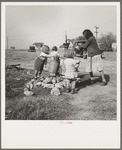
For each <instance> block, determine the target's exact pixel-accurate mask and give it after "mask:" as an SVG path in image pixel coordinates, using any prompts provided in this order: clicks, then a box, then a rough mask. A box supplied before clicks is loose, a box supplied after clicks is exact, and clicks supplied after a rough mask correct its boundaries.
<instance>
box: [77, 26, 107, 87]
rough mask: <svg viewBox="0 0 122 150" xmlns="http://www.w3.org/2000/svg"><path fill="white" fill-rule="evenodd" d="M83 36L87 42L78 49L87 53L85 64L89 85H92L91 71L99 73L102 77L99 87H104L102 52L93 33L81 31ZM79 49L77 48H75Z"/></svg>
mask: <svg viewBox="0 0 122 150" xmlns="http://www.w3.org/2000/svg"><path fill="white" fill-rule="evenodd" d="M83 35H84V37H85V39H86V40H87V41H86V43H85V44H82V45H81V46H80V48H84V49H86V50H87V52H88V57H87V63H86V72H89V75H90V79H91V83H93V80H94V78H93V70H94V71H96V70H97V71H99V72H100V74H101V76H102V83H101V86H104V85H106V79H105V76H104V72H103V63H102V59H101V54H102V51H100V50H99V48H98V44H97V41H96V39H95V37H94V36H93V33H92V32H91V31H90V30H88V29H86V30H84V31H83ZM76 48H79V47H76Z"/></svg>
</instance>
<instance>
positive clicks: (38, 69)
mask: <svg viewBox="0 0 122 150" xmlns="http://www.w3.org/2000/svg"><path fill="white" fill-rule="evenodd" d="M49 50H50V49H49V47H48V46H47V45H44V46H43V48H42V52H41V53H40V55H39V56H38V57H37V58H36V60H35V63H34V70H35V78H36V79H37V77H40V75H41V73H42V71H43V67H44V64H46V62H47V57H51V56H50V55H49Z"/></svg>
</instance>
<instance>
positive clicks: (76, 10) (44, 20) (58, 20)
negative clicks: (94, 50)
mask: <svg viewBox="0 0 122 150" xmlns="http://www.w3.org/2000/svg"><path fill="white" fill-rule="evenodd" d="M5 14H6V24H5V25H6V37H8V38H9V47H10V46H15V47H16V48H18V49H19V48H20V49H21V48H25V49H26V48H29V46H30V45H32V44H33V43H34V42H44V44H46V45H49V46H50V48H52V46H54V45H56V46H60V45H62V44H63V43H64V41H65V30H66V31H67V36H68V38H76V37H78V36H80V35H82V32H83V30H84V29H90V30H91V31H92V32H93V33H94V32H95V27H94V26H97V27H99V29H98V32H99V33H98V37H99V36H100V34H101V33H106V32H112V33H113V34H116V27H117V26H116V22H117V9H116V6H102V5H101V6H6V11H5Z"/></svg>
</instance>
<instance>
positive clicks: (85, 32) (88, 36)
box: [83, 29, 93, 40]
mask: <svg viewBox="0 0 122 150" xmlns="http://www.w3.org/2000/svg"><path fill="white" fill-rule="evenodd" d="M83 35H84V36H85V38H86V39H87V40H88V39H89V38H90V37H91V36H93V33H92V32H91V31H90V30H89V29H86V30H84V31H83Z"/></svg>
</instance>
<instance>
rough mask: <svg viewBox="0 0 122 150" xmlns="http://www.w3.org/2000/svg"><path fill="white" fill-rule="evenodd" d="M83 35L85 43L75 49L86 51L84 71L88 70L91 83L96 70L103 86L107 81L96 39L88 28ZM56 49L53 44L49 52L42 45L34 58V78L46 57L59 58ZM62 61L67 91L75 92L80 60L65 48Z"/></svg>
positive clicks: (45, 46) (39, 73)
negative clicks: (40, 50) (38, 53)
mask: <svg viewBox="0 0 122 150" xmlns="http://www.w3.org/2000/svg"><path fill="white" fill-rule="evenodd" d="M83 35H84V37H85V39H86V40H87V41H86V43H85V44H82V45H81V46H77V47H76V49H79V48H84V49H85V50H86V51H87V53H88V57H87V62H86V72H89V75H90V81H91V83H93V82H94V77H93V71H94V70H95V71H96V70H97V71H99V72H100V74H101V76H102V82H101V84H100V85H102V86H104V85H106V84H107V82H106V79H105V76H104V72H103V64H102V60H101V53H102V52H101V51H100V50H99V48H98V45H97V41H96V39H95V37H94V36H93V33H92V32H91V31H90V30H88V29H86V30H84V31H83ZM57 50H58V49H57V47H56V46H54V47H53V48H52V52H51V53H50V48H49V47H48V46H47V45H44V46H43V48H42V52H41V53H40V55H39V56H38V57H37V58H36V60H35V63H34V69H35V78H36V79H37V78H38V77H40V75H41V73H42V71H43V67H44V65H45V64H46V63H47V58H49V57H50V58H51V59H53V58H54V57H58V58H60V55H59V54H58V52H57ZM63 63H64V65H65V78H66V85H67V92H71V93H72V94H73V93H75V86H76V78H77V77H78V74H77V71H76V70H77V68H78V67H79V65H80V61H79V60H75V59H74V51H73V50H66V51H65V59H64V61H63ZM61 64H62V59H61V58H60V65H61Z"/></svg>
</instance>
